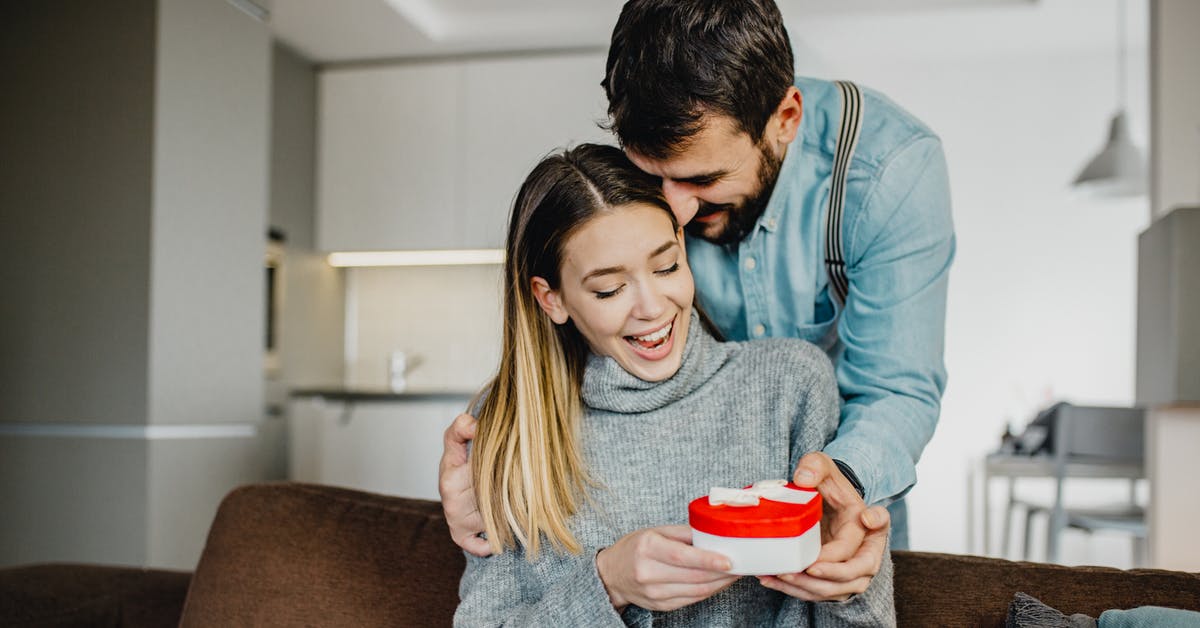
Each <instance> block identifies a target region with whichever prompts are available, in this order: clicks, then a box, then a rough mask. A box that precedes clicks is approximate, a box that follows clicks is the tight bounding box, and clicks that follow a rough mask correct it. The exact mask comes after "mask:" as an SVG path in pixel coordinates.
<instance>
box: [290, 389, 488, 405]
mask: <svg viewBox="0 0 1200 628" xmlns="http://www.w3.org/2000/svg"><path fill="white" fill-rule="evenodd" d="M474 395H475V392H474V391H465V390H424V391H422V390H411V391H407V390H406V391H404V392H393V391H390V390H385V389H352V388H299V389H296V390H293V391H292V392H291V394H290V395H289V396H290V397H291V398H293V399H304V398H312V397H320V398H322V399H325V400H327V401H348V402H352V403H357V402H360V401H367V402H370V401H469V400H470V399H471V397H473V396H474Z"/></svg>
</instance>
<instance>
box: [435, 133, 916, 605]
mask: <svg viewBox="0 0 1200 628" xmlns="http://www.w3.org/2000/svg"><path fill="white" fill-rule="evenodd" d="M660 190H661V187H660V182H659V181H658V179H656V178H654V177H652V176H650V175H647V174H645V173H643V172H641V171H640V170H638V169H637V168H636V167H634V166H633V165H632V164H630V163H629V162H628V160H627V159H626V158H625V156H624V154H623V153H622V152H621V151H620V150H618V149H616V148H613V147H608V146H596V145H583V146H579V147H578V148H575V149H573V150H569V151H566V152H564V153H563V154H561V155H554V156H551V157H548V158H546V159H545V160H543V161H542V162H541V163H540V164H538V166H537V167H536V168H534V170H533V172H532V173H531V174H530V175H529V177H528V178H527V179H526V181H525V183H524V185H523V186H522V187H521V191H520V193H519V194H518V196H517V199H516V202H515V204H514V207H513V213H512V216H511V219H510V222H509V231H508V243H507V260H506V262H505V285H504V319H505V320H504V340H503V349H502V355H503V357H502V359H501V363H500V368H499V371H498V373H497V375H496V377H495V379H494V380H493V381H492V382H491V384H490V385H489V387H488V388H487V390H486V395H485V396H484V398H483V400H482V402H481V404H480V406H479V408H478V409H477V411H478V416H479V428H478V433H477V436H476V440H475V442H474V449H473V450H472V453H471V461H472V468H473V472H474V475H475V487H476V491H477V495H478V501H479V505H480V514H481V515H482V518H483V521H484V525H485V528H486V530H487V537H488V541H489V543H490V544H491V545H492V550H493V552H494V555H493V556H491V557H487V558H478V557H475V556H471V555H468V556H467V561H468V563H467V569H466V573H465V574H464V575H463V580H462V583H461V586H460V594H461V596H462V604H461V605H460V607H459V609H458V612H457V614H456V617H455V623H456V624H458V625H464V626H474V625H500V624H512V625H543V624H544V625H553V626H556V627H564V626H581V625H586V626H594V625H615V626H619V625H623V623H628V624H638V625H647V624H649V623H653V624H654V625H656V626H658V625H702V626H711V625H754V626H758V625H812V624H814V623H816V624H826V623H828V624H861V625H871V626H879V625H888V624H893V623H894V622H895V619H894V610H893V606H892V599H891V592H892V590H891V571H890V564H887V563H886V561H885V564H884V566H883V569H882V570H881V571H880V573H879V575H877V576H876V577H875V578H874V579H873V580H872V583H871V585H870V586H869V587H868V588H867V590H866V592H864V593H863V594H861V595H859V596H857V597H855V598H853V599H852V600H851V601H849V602H846V603H816V604H809V603H807V602H803V601H801V600H799V599H795V598H791V597H788V596H786V595H784V594H783V593H780V592H777V591H774V590H772V589H770V588H767V586H764V584H767V585H770V584H771V581H772V580H771V579H770V578H767V579H762V578H760V579H759V580H758V581H756V580H754V579H752V578H741V579H739V578H737V577H736V576H731V575H728V574H725V573H723V572H724V571H725V570H727V569H729V563H728V560H727V559H726V558H725V557H723V556H720V555H718V554H715V553H712V552H706V551H703V550H699V549H697V548H694V547H692V546H691V545H690V540H691V535H690V530H689V528H688V527H687V526H686V525H680V524H683V523H685V522H686V518H687V514H686V513H687V504H688V502H689V501H690V500H691V499H693V498H695V497H697V496H700V495H703V494H705V493H707V492H708V490H709V488H710V487H712V486H742V485H745V484H749V483H751V482H754V481H756V480H761V479H769V478H786V477H789V475H790V474H791V472H792V469H794V468H795V465H796V462H797V460H798V459H799V458H800V456H801V455H803V454H804V453H806V452H808V451H816V450H819V449H820V448H821V446H822V445H824V444H825V443H826V442H828V441H829V440H830V439H831V438H832V437H833V434H834V431H835V430H836V428H837V417H838V396H837V388H836V384H835V382H834V377H833V371H832V368H831V366H830V364H829V362H828V360H827V358H826V357H825V355H824V354H823V353H821V352H820V350H818V349H817V348H816V347H814V346H812V345H810V344H807V343H805V342H803V341H799V340H790V339H776V340H766V341H757V342H750V343H720V342H717V341H716V340H714V339H713V338H712V336H710V335H709V333H708V332H707V331H706V330H705V329H704V327H703V326H702V325H701V324H700V319H699V316H698V315H697V314H696V313H695V311H694V310H693V307H692V300H693V295H694V287H693V282H692V277H691V273H690V271H689V269H688V266H687V260H686V257H685V255H684V250H683V234H682V231H681V230H680V229H679V226H678V225H677V224H676V223H675V219H674V217H673V215H672V214H671V212H670V209H669V207H668V206H667V204H666V202H665V201H664V200H663V199H662V197H661V192H660Z"/></svg>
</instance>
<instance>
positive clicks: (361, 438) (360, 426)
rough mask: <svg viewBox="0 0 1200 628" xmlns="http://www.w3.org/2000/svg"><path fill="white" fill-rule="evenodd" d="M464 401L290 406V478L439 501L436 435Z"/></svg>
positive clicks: (303, 402)
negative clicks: (351, 406) (352, 405)
mask: <svg viewBox="0 0 1200 628" xmlns="http://www.w3.org/2000/svg"><path fill="white" fill-rule="evenodd" d="M465 407H466V400H465V398H464V399H463V400H457V401H454V400H446V401H443V400H429V401H396V402H372V403H366V402H363V403H357V404H355V405H354V407H353V408H352V409H351V411H350V412H349V413H348V414H347V413H346V412H345V410H346V407H345V404H344V403H343V402H333V401H330V402H326V401H324V400H323V399H321V398H319V397H318V398H310V399H297V400H293V401H292V402H291V403H290V404H289V410H288V413H289V423H288V431H289V437H288V438H289V452H288V459H289V462H288V469H289V472H288V478H289V479H291V480H293V481H296V482H312V483H316V484H330V485H334V486H345V487H348V488H355V489H359V490H364V491H371V492H375V493H383V494H386V495H398V496H400V497H415V498H419V499H431V500H438V499H440V497H439V495H438V488H437V482H438V462H439V461H440V459H441V455H442V432H443V431H445V429H446V427H447V426H449V425H450V422H451V421H453V420H454V417H455V416H457V415H458V413H460V412H462V411H463V409H464V408H465Z"/></svg>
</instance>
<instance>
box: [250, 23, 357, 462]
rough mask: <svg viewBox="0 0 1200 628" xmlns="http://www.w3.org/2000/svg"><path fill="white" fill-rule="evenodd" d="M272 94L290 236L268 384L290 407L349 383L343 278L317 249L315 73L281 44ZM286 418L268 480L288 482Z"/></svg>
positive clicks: (279, 203)
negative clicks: (274, 367) (275, 358)
mask: <svg viewBox="0 0 1200 628" xmlns="http://www.w3.org/2000/svg"><path fill="white" fill-rule="evenodd" d="M271 75H272V84H273V87H272V95H271V196H270V203H269V206H270V210H269V215H270V223H271V226H272V227H276V228H279V229H281V230H282V231H283V232H284V234H285V235H286V238H287V241H286V243H285V246H284V261H283V268H282V270H281V271H280V272H281V273H282V276H281V279H280V286H281V290H282V301H283V305H282V307H281V308H280V321H279V336H278V342H279V357H280V360H279V362H280V368H279V370H278V372H276V373H273V374H272V375H271V376H270V377H268V379H267V381H266V390H265V394H266V399H267V403H268V404H270V405H271V406H273V407H275V408H277V409H280V410H283V409H285V408H287V395H288V391H289V390H290V389H293V388H306V387H329V386H340V385H341V384H342V382H343V372H344V367H343V349H344V346H345V342H344V333H343V329H344V320H345V316H344V311H345V306H344V303H345V299H344V283H343V273H342V271H341V270H340V269H336V268H333V267H331V266H329V265H328V264H326V263H325V257H324V255H322V254H319V253H317V252H316V251H315V247H316V236H315V233H314V231H315V215H316V213H315V212H316V210H315V207H316V205H315V200H314V198H315V194H314V184H315V181H316V177H315V168H316V124H317V80H316V69H315V68H314V67H313V65H312V64H311V63H309V62H308V60H306V59H304V58H303V57H301V56H299V55H297V54H296V53H295V52H293V51H291V50H289V49H287V48H285V47H283V46H280V45H276V46H275V49H274V53H273V67H272V72H271ZM284 419H285V417H284V415H283V414H281V413H273V414H269V415H268V416H267V417H266V418H265V419H264V421H263V424H262V443H263V448H264V450H263V457H264V460H265V461H266V464H267V476H268V477H271V478H284V477H286V476H287V468H288V449H287V443H288V437H287V429H286V424H285V420H284Z"/></svg>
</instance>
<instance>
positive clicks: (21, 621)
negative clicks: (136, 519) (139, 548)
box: [0, 564, 191, 628]
mask: <svg viewBox="0 0 1200 628" xmlns="http://www.w3.org/2000/svg"><path fill="white" fill-rule="evenodd" d="M190 580H191V574H189V573H186V572H177V571H162V570H155V569H140V568H137V567H107V566H97V565H74V564H44V565H27V566H20V567H8V568H4V569H0V626H53V627H57V628H66V627H68V626H72V627H73V626H80V627H82V626H121V627H126V628H151V627H159V626H175V625H178V623H179V617H180V613H181V611H182V609H183V600H184V598H185V597H186V596H187V589H188V583H189V581H190Z"/></svg>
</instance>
